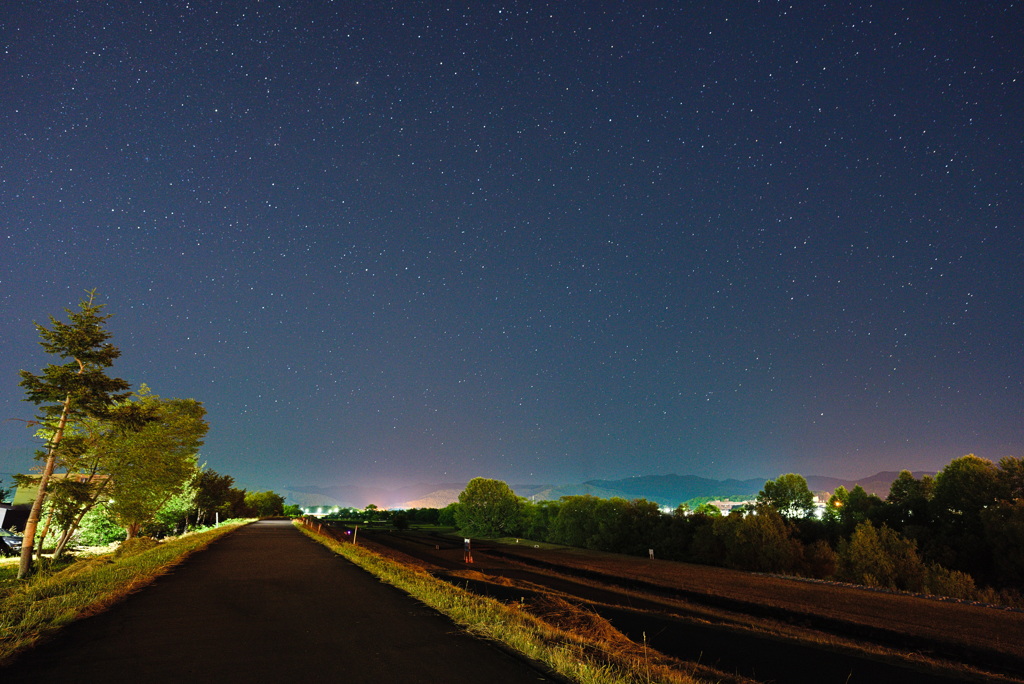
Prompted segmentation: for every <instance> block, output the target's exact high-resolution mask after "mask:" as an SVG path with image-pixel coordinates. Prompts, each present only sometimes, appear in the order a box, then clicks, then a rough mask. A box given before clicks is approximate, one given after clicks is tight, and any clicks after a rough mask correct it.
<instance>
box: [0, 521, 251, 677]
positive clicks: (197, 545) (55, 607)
mask: <svg viewBox="0 0 1024 684" xmlns="http://www.w3.org/2000/svg"><path fill="white" fill-rule="evenodd" d="M243 524H245V523H244V522H238V523H232V524H226V525H222V526H221V527H217V528H214V529H212V530H207V531H205V532H198V533H194V534H188V535H184V536H181V537H177V538H175V539H171V540H166V541H163V542H159V543H154V545H153V546H151V547H150V548H142V547H143V546H145V545H139V546H137V547H136V550H137V552H135V553H131V552H129V551H127V550H126V552H123V553H121V554H114V553H111V554H106V555H102V556H96V557H94V558H88V559H86V560H80V561H77V562H74V563H72V564H70V565H67V566H65V567H63V568H61V569H57V570H55V571H52V572H47V571H42V572H39V573H38V574H36V575H33V576H32V577H31V578H29V579H28V580H27V581H23V582H17V583H14V584H8V587H7V588H6V590H5V591H4V592H3V595H2V597H0V665H3V664H7V663H8V662H9V661H10V660H12V659H13V657H14V656H15V655H17V654H18V653H20V652H22V651H24V650H26V649H28V648H30V647H32V646H33V645H35V644H36V643H37V642H38V641H39V640H41V639H43V638H45V637H47V636H50V635H52V634H53V633H54V632H56V631H57V630H59V629H60V628H61V627H63V626H65V625H67V624H68V623H69V622H72V621H74V620H78V619H79V618H83V617H87V616H89V615H94V614H96V613H99V612H101V611H103V610H105V609H106V608H108V607H109V606H111V605H112V604H114V603H116V602H117V601H120V600H121V599H123V598H124V597H125V596H127V595H128V594H130V593H132V592H133V591H136V590H138V589H140V588H142V587H144V586H146V585H147V584H149V583H151V582H152V581H153V580H154V579H156V578H157V577H159V576H160V575H162V574H164V573H166V572H167V571H168V570H170V569H171V568H172V567H174V566H175V565H177V564H178V563H180V562H181V561H183V560H184V559H185V558H187V557H188V556H189V555H190V554H192V553H195V552H196V551H199V550H200V549H203V548H205V547H206V546H208V545H209V544H210V543H211V542H212V541H214V540H215V539H217V538H218V537H221V536H223V535H225V534H227V533H228V532H231V531H232V530H234V529H237V528H238V527H240V526H241V525H243ZM14 570H15V572H16V570H17V566H16V565H15V566H14Z"/></svg>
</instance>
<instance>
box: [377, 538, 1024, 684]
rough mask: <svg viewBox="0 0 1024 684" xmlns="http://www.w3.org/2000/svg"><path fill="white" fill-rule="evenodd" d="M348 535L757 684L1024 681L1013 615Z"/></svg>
mask: <svg viewBox="0 0 1024 684" xmlns="http://www.w3.org/2000/svg"><path fill="white" fill-rule="evenodd" d="M360 542H363V543H366V544H370V545H373V546H374V547H378V548H379V550H382V551H386V552H387V553H390V554H391V555H393V556H395V557H396V558H398V559H399V560H403V561H405V562H410V563H414V564H418V565H421V566H423V567H425V568H427V569H428V570H430V571H431V572H433V573H434V574H436V575H438V576H440V577H445V578H448V579H449V580H450V581H452V582H454V583H457V584H459V585H460V586H465V587H467V588H469V589H471V590H473V591H477V592H480V593H485V594H488V595H491V596H494V597H496V598H499V599H502V600H506V601H516V602H519V603H523V604H527V605H529V604H531V603H535V602H538V601H539V599H540V598H543V597H550V596H555V597H558V598H560V599H563V600H569V601H571V602H575V603H577V604H581V605H584V606H585V607H587V608H589V609H591V610H593V611H595V612H597V613H598V614H599V615H601V616H603V617H604V618H606V619H607V620H609V621H610V622H611V623H612V625H614V626H615V627H616V628H617V629H618V630H619V631H621V632H623V633H624V634H626V635H627V636H629V637H630V638H632V639H633V640H634V641H637V642H639V641H641V640H643V641H644V642H645V643H646V644H647V645H649V646H651V647H653V648H655V649H657V650H658V651H660V652H661V653H664V654H666V655H669V656H672V657H674V658H678V659H680V660H681V661H685V662H689V663H695V662H699V663H700V664H701V666H702V667H701V669H702V670H707V668H711V670H710V671H706V672H705V673H706V674H711V673H712V672H717V673H721V674H722V675H724V676H726V677H727V678H728V677H729V676H738V677H740V678H749V679H752V680H755V681H765V682H767V681H780V682H781V681H784V682H804V681H806V682H809V683H810V682H815V683H816V684H820V683H822V682H832V681H836V682H851V683H854V682H898V683H899V684H907V683H908V682H954V681H956V682H967V681H978V682H1022V681H1024V613H1021V612H1017V611H1009V610H999V609H995V608H992V607H987V606H979V605H971V604H965V603H959V602H948V601H940V600H936V599H934V598H923V597H916V596H909V595H901V594H892V593H887V592H877V591H871V590H867V589H863V588H858V587H851V586H845V585H833V584H827V583H819V582H810V581H803V580H797V579H790V578H779V577H769V576H763V575H756V574H752V573H744V572H736V571H731V570H725V569H721V568H711V567H707V566H700V565H689V564H686V563H675V562H669V561H660V560H655V561H651V560H649V559H645V558H635V557H629V556H621V555H617V554H606V553H598V552H590V551H581V550H578V549H569V548H564V547H563V548H534V547H533V546H532V545H529V544H518V545H517V544H503V545H496V544H481V543H478V542H475V543H474V544H473V560H474V562H473V563H472V564H467V563H465V562H464V561H463V547H462V543H461V540H457V539H452V538H451V537H445V536H442V535H436V534H429V533H421V532H405V533H398V532H378V531H373V532H371V531H361V532H360Z"/></svg>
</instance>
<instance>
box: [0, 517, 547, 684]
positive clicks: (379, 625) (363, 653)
mask: <svg viewBox="0 0 1024 684" xmlns="http://www.w3.org/2000/svg"><path fill="white" fill-rule="evenodd" d="M0 679H2V680H3V681H5V682H8V681H26V682H27V681H44V682H56V681H74V682H78V683H82V684H88V683H91V682H113V683H116V682H131V683H132V684H137V683H138V682H147V683H151V682H171V681H173V682H184V683H186V684H194V683H197V682H218V683H220V684H226V683H231V682H246V683H247V684H258V683H261V682H274V683H275V684H277V683H279V682H288V681H291V682H319V681H324V682H328V681H333V682H342V683H345V684H349V683H355V682H375V683H377V682H379V683H385V684H403V683H409V684H415V683H419V682H423V683H424V684H448V683H452V684H458V683H460V682H466V683H470V682H471V683H473V684H476V683H478V682H488V683H489V684H504V683H506V682H507V683H509V684H519V683H523V684H527V683H529V684H535V683H536V682H545V681H548V682H551V681H558V680H557V679H555V678H554V677H552V676H551V675H549V674H546V673H544V672H542V671H541V670H540V669H538V668H536V667H534V666H533V665H531V664H530V663H527V662H526V661H524V660H521V659H519V658H517V657H514V656H512V655H510V654H509V653H506V652H505V651H503V650H501V649H499V648H497V647H496V646H494V645H493V644H490V643H488V642H485V641H483V640H481V639H477V638H474V637H472V636H470V635H468V634H466V633H465V632H462V631H461V630H460V629H459V628H458V627H457V626H455V625H454V624H453V623H452V622H451V621H450V620H449V619H448V618H446V617H444V616H442V615H440V614H438V613H436V612H434V611H433V610H431V609H429V608H427V607H426V606H424V605H423V604H421V603H419V602H418V601H416V600H414V599H412V598H410V597H409V596H407V595H405V594H404V593H402V592H401V591H399V590H397V589H395V588H394V587H391V586H389V585H386V584H383V583H381V582H379V581H378V580H377V579H376V578H374V577H373V576H371V575H369V574H367V573H366V572H365V571H363V570H361V569H360V568H358V567H356V566H355V565H353V564H351V563H350V562H348V561H347V560H345V559H343V558H341V557H339V556H337V555H335V554H334V553H331V552H330V551H329V550H328V549H326V548H324V547H323V546H321V545H320V544H317V543H316V542H314V541H313V540H311V539H309V538H308V537H306V536H305V535H303V534H302V533H301V532H299V531H298V530H296V529H295V528H294V527H293V526H292V524H291V523H290V522H286V521H263V522H259V523H254V524H252V525H247V526H245V527H243V528H240V529H239V530H237V531H235V532H233V533H231V534H228V535H226V536H225V537H222V538H221V539H219V540H217V541H215V542H214V543H213V544H211V545H210V547H209V548H207V549H205V550H203V551H200V552H198V553H196V554H195V555H193V556H192V557H191V558H189V559H188V560H187V561H186V562H185V563H183V564H181V565H180V566H178V567H177V568H176V569H175V570H174V571H173V572H172V573H170V574H168V575H166V576H164V577H161V578H160V579H158V580H157V581H156V582H155V583H154V584H152V585H150V586H149V587H146V588H145V589H143V590H142V591H140V592H139V593H137V594H135V595H133V596H131V597H129V598H128V599H127V600H125V601H124V602H122V603H120V604H118V605H116V606H114V607H113V608H112V609H110V610H109V611H107V612H105V613H102V614H100V615H97V616H94V617H90V618H87V619H84V620H81V621H79V622H77V623H74V624H72V625H70V626H69V627H67V628H66V629H65V630H63V631H62V632H61V633H60V634H59V635H58V636H57V637H56V638H55V639H54V640H52V641H50V642H48V643H45V644H43V645H41V646H39V647H37V648H36V649H33V650H32V651H30V652H28V653H26V654H25V655H24V656H22V657H21V658H19V659H18V660H17V661H15V662H14V663H13V664H12V665H10V666H9V667H7V668H3V669H0Z"/></svg>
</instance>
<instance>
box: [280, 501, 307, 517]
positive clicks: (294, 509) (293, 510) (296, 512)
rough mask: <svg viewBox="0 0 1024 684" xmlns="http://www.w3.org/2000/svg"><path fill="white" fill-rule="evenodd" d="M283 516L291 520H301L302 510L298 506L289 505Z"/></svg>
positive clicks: (282, 511) (282, 513) (282, 512)
mask: <svg viewBox="0 0 1024 684" xmlns="http://www.w3.org/2000/svg"><path fill="white" fill-rule="evenodd" d="M281 515H283V516H286V517H289V518H301V517H302V508H301V507H299V506H297V505H296V504H288V505H287V506H285V507H284V508H283V509H282V510H281Z"/></svg>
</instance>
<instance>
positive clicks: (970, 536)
mask: <svg viewBox="0 0 1024 684" xmlns="http://www.w3.org/2000/svg"><path fill="white" fill-rule="evenodd" d="M478 480H480V478H478V479H477V480H475V481H474V482H471V483H470V485H471V486H468V487H467V490H466V491H464V492H463V494H462V495H461V496H460V500H459V502H457V503H453V504H451V505H450V506H448V507H447V508H445V509H442V510H441V512H440V516H439V521H440V523H441V524H452V525H456V526H458V527H459V528H460V529H463V528H465V527H466V526H467V525H476V526H477V527H476V529H474V533H475V534H476V535H478V536H522V537H525V538H529V539H533V540H538V541H546V542H551V543H555V544H565V545H568V546H576V547H580V548H586V549H594V550H599V551H611V552H618V553H626V554H636V555H647V554H648V550H649V549H653V550H654V551H655V554H656V557H658V558H662V559H668V560H679V561H686V562H691V563H702V564H707V565H717V566H722V567H727V568H735V569H740V570H750V571H757V572H772V573H784V574H793V575H800V576H805V577H812V578H819V579H832V580H839V581H845V582H852V583H857V584H863V585H867V586H877V587H884V588H891V589H899V590H905V591H912V592H922V593H929V594H939V595H943V596H952V597H957V598H964V599H972V600H983V601H989V602H997V603H1009V604H1014V605H1021V603H1022V597H1021V594H1020V587H1021V586H1022V585H1024V463H1022V461H1021V459H1019V458H1014V457H1007V458H1004V459H1002V460H1001V461H999V463H998V464H996V463H992V462H991V461H988V460H985V459H982V458H978V457H977V456H974V455H967V456H963V457H961V458H957V459H954V460H953V461H952V462H950V463H949V465H947V466H946V467H945V468H943V469H942V471H941V472H939V473H938V474H937V475H936V476H935V478H930V477H923V478H921V479H916V478H914V476H913V475H912V474H911V473H910V472H909V471H906V470H904V471H902V472H901V473H900V474H899V477H898V478H897V479H896V480H895V481H894V482H893V483H892V486H891V489H890V492H889V495H888V496H887V497H886V498H885V499H882V498H880V497H878V496H875V495H873V494H869V493H867V492H866V491H865V490H864V489H863V488H861V487H860V486H859V485H858V486H856V487H854V488H853V489H852V490H850V491H847V490H846V489H845V488H843V487H840V488H838V489H837V490H836V491H835V492H834V493H832V495H831V497H830V498H829V500H828V503H827V505H826V506H825V510H824V513H823V514H822V515H821V516H820V517H818V516H817V515H815V512H814V508H813V506H812V505H809V504H808V502H809V501H812V500H813V495H811V494H810V492H809V491H807V484H806V480H805V479H804V478H803V477H801V476H799V475H794V474H787V475H783V476H781V477H780V478H778V479H777V480H771V481H769V482H767V483H766V486H765V489H764V490H763V491H762V492H761V493H760V495H759V496H758V497H757V502H756V504H755V505H753V506H751V507H750V508H749V509H747V510H742V511H734V512H732V513H730V514H729V515H726V516H722V515H720V514H717V511H716V510H714V509H713V508H711V507H708V506H701V507H700V508H698V510H697V511H690V510H688V509H687V508H686V507H685V506H680V507H679V508H678V509H676V510H675V511H673V512H671V513H666V512H663V511H662V510H661V509H660V508H659V507H658V505H657V504H655V503H653V502H651V501H647V500H644V499H634V500H632V501H629V500H626V499H621V498H612V499H600V498H597V497H594V496H565V497H562V498H561V499H559V500H558V501H541V502H537V503H533V502H529V501H527V500H525V499H522V498H519V497H515V501H516V504H517V505H516V506H514V507H510V506H509V505H508V504H509V502H508V501H507V500H505V499H506V498H507V496H509V494H492V495H491V496H501V497H502V498H503V500H501V501H493V502H489V501H487V500H486V496H485V495H482V494H479V492H481V491H492V492H500V491H502V490H501V488H498V487H491V488H487V487H480V486H479V485H480V482H478ZM502 484H503V483H502ZM506 489H507V488H506ZM481 496H484V500H483V501H481V500H480V497H481ZM512 496H514V495H512ZM481 505H484V506H486V505H493V506H494V507H495V509H498V508H500V509H501V510H502V511H504V512H505V513H504V514H503V516H502V517H501V518H500V520H497V521H495V518H494V516H491V518H489V520H491V521H492V522H491V523H489V524H491V525H492V529H490V530H488V529H482V528H480V527H479V524H480V523H479V520H476V521H474V520H471V519H470V517H469V516H468V515H467V513H466V512H467V511H468V510H470V509H473V510H480V507H481ZM464 531H465V530H464ZM488 532H489V533H490V534H488Z"/></svg>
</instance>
